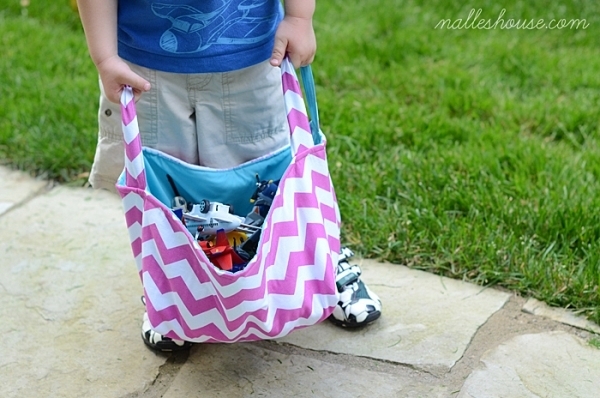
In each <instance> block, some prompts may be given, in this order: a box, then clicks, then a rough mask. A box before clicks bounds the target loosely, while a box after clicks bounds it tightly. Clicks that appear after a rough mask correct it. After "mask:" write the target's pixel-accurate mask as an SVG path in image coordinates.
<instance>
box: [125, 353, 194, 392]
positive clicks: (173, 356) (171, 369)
mask: <svg viewBox="0 0 600 398" xmlns="http://www.w3.org/2000/svg"><path fill="white" fill-rule="evenodd" d="M156 355H168V358H167V360H166V361H165V363H164V364H162V365H161V366H159V368H158V372H157V373H156V377H154V379H152V381H151V382H150V383H149V384H148V385H147V386H145V387H144V388H143V389H142V390H140V391H136V392H133V393H129V394H126V395H124V396H122V397H121V398H142V397H143V398H161V397H162V396H163V395H164V394H165V393H166V392H167V391H168V390H169V388H170V387H171V385H172V384H173V381H174V380H175V377H177V374H178V373H179V371H180V370H181V367H182V366H183V365H184V364H185V363H186V361H187V359H188V358H189V356H190V351H189V350H183V351H178V352H172V353H169V354H163V353H157V354H156Z"/></svg>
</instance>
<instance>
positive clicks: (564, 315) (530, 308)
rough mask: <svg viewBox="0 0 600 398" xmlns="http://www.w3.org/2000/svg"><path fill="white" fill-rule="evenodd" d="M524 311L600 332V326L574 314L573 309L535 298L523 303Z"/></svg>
mask: <svg viewBox="0 0 600 398" xmlns="http://www.w3.org/2000/svg"><path fill="white" fill-rule="evenodd" d="M523 311H524V312H526V313H528V314H532V315H538V316H543V317H545V318H550V319H552V320H554V321H556V322H560V323H564V324H566V325H571V326H575V327H578V328H580V329H584V330H588V331H590V332H594V333H597V334H600V326H598V325H596V324H595V323H593V322H591V321H589V320H587V319H585V318H583V317H581V316H578V315H576V314H574V313H573V312H572V311H569V310H567V309H564V308H553V307H550V306H549V305H547V304H546V303H543V302H541V301H539V300H536V299H534V298H530V299H528V300H527V301H526V302H525V304H524V305H523Z"/></svg>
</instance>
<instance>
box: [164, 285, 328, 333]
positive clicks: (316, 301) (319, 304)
mask: <svg viewBox="0 0 600 398" xmlns="http://www.w3.org/2000/svg"><path fill="white" fill-rule="evenodd" d="M331 297H332V296H328V295H313V300H312V308H311V314H310V316H309V317H308V318H300V319H297V320H294V321H289V322H286V324H285V325H284V327H283V328H282V330H281V332H280V333H279V334H277V335H275V336H273V335H269V334H266V333H264V332H263V330H260V329H256V328H254V327H252V328H250V329H248V331H247V332H246V333H244V334H243V335H240V336H236V333H235V332H231V333H227V332H226V333H224V334H225V336H226V337H227V338H228V341H225V342H231V343H233V342H236V341H239V340H243V339H245V338H247V337H248V336H250V335H256V336H257V337H258V338H260V339H273V338H279V337H283V336H286V335H288V334H289V333H290V332H291V331H292V330H294V329H295V328H298V327H302V326H312V325H314V324H315V323H316V322H317V321H318V320H319V319H320V318H321V316H322V315H323V308H328V307H332V306H333V305H335V303H336V299H335V298H334V300H332V299H331ZM217 315H218V314H217ZM274 316H275V312H274V311H273V312H271V313H269V317H270V319H269V320H270V321H271V322H267V324H271V325H272V319H273V318H274ZM253 320H254V321H257V320H256V318H255V317H249V319H248V321H253ZM269 320H268V321H269ZM258 323H259V324H260V323H261V322H258ZM152 328H153V329H154V330H155V331H157V332H158V333H161V334H166V333H168V332H170V331H171V330H173V331H174V332H175V333H177V335H179V336H181V337H185V333H184V331H183V328H182V327H181V325H180V324H179V322H178V321H177V320H172V321H164V322H161V323H160V324H159V325H156V326H155V325H152ZM237 330H240V329H239V328H238V329H237ZM238 333H239V332H238ZM187 339H188V340H189V341H192V342H195V343H202V342H205V341H209V340H211V338H210V337H209V336H201V337H199V338H195V339H192V338H189V337H188V338H187Z"/></svg>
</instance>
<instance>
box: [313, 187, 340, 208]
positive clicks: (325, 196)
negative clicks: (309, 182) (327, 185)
mask: <svg viewBox="0 0 600 398" xmlns="http://www.w3.org/2000/svg"><path fill="white" fill-rule="evenodd" d="M315 196H316V197H317V200H318V201H319V203H322V204H324V205H325V206H329V207H333V206H335V200H334V199H333V193H332V191H327V190H325V189H323V188H321V187H316V188H315Z"/></svg>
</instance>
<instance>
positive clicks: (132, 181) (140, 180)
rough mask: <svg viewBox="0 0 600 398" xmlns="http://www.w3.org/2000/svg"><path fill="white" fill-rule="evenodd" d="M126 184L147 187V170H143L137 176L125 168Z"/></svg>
mask: <svg viewBox="0 0 600 398" xmlns="http://www.w3.org/2000/svg"><path fill="white" fill-rule="evenodd" d="M125 184H126V185H127V186H130V187H145V186H146V170H143V171H142V172H141V173H140V175H139V176H138V177H137V178H135V177H134V176H132V175H131V174H130V173H129V171H127V170H125Z"/></svg>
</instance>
